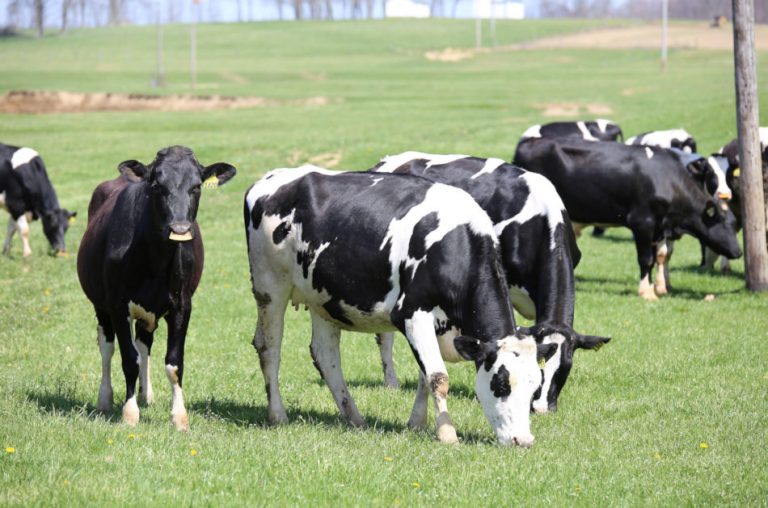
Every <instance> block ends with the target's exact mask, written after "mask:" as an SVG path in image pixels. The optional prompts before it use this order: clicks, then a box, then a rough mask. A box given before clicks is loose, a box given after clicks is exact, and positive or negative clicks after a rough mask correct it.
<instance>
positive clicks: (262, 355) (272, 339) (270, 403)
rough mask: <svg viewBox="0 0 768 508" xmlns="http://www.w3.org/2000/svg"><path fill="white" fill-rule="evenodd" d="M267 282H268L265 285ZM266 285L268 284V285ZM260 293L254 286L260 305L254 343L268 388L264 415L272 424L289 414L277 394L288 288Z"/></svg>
mask: <svg viewBox="0 0 768 508" xmlns="http://www.w3.org/2000/svg"><path fill="white" fill-rule="evenodd" d="M265 286H267V285H265ZM267 287H268V286H267ZM272 287H273V288H275V289H277V290H275V291H273V292H270V293H269V294H267V293H261V292H259V291H257V290H255V289H254V292H253V293H254V296H255V298H256V303H257V304H258V308H259V318H258V321H257V323H256V333H255V334H254V336H253V347H254V348H256V351H257V352H258V353H259V365H260V366H261V373H262V375H263V376H264V388H265V390H266V392H267V418H268V419H269V423H271V424H272V425H278V424H283V423H287V422H288V414H287V413H286V411H285V406H284V405H283V398H282V397H281V396H280V385H279V384H278V377H277V376H278V371H279V370H280V347H281V345H282V342H283V323H284V319H285V307H286V305H287V304H288V289H284V290H279V289H280V288H279V287H277V286H275V285H273V286H272Z"/></svg>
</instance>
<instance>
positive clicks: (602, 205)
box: [514, 139, 741, 300]
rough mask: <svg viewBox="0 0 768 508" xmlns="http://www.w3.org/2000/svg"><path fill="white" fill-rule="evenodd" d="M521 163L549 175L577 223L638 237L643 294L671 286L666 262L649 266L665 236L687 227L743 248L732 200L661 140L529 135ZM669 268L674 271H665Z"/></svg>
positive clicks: (728, 249) (721, 248)
mask: <svg viewBox="0 0 768 508" xmlns="http://www.w3.org/2000/svg"><path fill="white" fill-rule="evenodd" d="M514 162H515V164H518V165H521V166H523V167H525V168H528V169H529V170H531V171H536V172H538V173H541V174H543V175H544V176H546V177H547V178H549V179H550V180H551V181H552V183H553V184H554V185H555V188H557V191H558V193H559V194H560V197H561V198H562V199H563V202H564V203H565V207H566V209H567V210H568V213H569V215H570V216H571V220H572V221H573V222H574V223H592V224H595V223H596V224H607V225H620V226H625V227H628V228H629V229H630V230H631V231H632V234H633V236H634V239H635V246H636V249H637V261H638V264H639V265H640V284H639V287H638V293H639V294H640V296H641V297H643V298H646V299H649V300H655V299H656V298H657V296H656V295H657V294H665V293H666V292H667V284H668V276H667V277H665V273H664V272H665V271H666V269H661V268H660V269H659V270H658V271H657V274H656V281H655V289H656V292H654V286H652V285H651V283H650V277H651V270H652V268H653V265H654V264H655V262H656V261H657V257H658V258H659V259H658V261H662V262H664V261H665V259H664V258H665V257H666V253H664V252H663V249H659V250H657V247H658V246H659V245H660V244H661V243H662V242H663V241H664V239H665V238H675V237H677V236H679V235H681V234H682V233H688V234H691V235H693V236H695V237H696V238H699V239H700V240H701V241H703V242H704V243H705V244H706V245H707V246H709V247H711V248H712V249H714V250H715V251H716V252H718V253H720V254H722V255H725V256H727V257H729V258H736V257H738V256H740V255H741V249H740V248H739V243H738V241H737V239H736V235H735V234H734V231H733V225H734V222H735V217H734V216H733V214H732V213H731V212H730V211H729V210H728V207H727V205H726V206H724V207H723V206H722V205H723V203H722V202H721V201H718V200H717V199H716V198H714V197H712V196H711V195H710V194H708V193H707V192H706V191H705V190H704V189H703V188H702V187H701V185H699V184H697V183H696V180H695V179H694V177H693V176H692V175H691V172H690V170H689V169H687V168H686V167H685V166H684V165H683V162H682V161H681V159H680V157H679V156H678V155H677V154H675V153H673V152H670V151H669V150H665V149H663V148H658V147H639V146H627V145H621V144H618V143H616V144H614V143H585V142H583V141H576V140H551V139H530V140H527V141H522V142H520V144H518V146H517V151H516V153H515V159H514ZM667 275H668V274H667Z"/></svg>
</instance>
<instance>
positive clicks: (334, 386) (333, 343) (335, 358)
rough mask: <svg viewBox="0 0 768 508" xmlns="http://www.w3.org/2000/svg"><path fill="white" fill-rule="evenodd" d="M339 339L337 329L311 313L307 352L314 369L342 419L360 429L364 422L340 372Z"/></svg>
mask: <svg viewBox="0 0 768 508" xmlns="http://www.w3.org/2000/svg"><path fill="white" fill-rule="evenodd" d="M340 337H341V331H340V330H339V329H338V328H336V327H335V326H333V325H331V324H330V323H328V322H327V321H325V320H324V319H323V318H321V317H319V316H317V315H316V314H315V313H314V312H313V313H312V343H311V344H310V346H309V351H310V353H311V354H312V360H313V361H314V364H315V367H316V368H317V370H318V371H319V372H320V375H321V376H322V377H323V379H325V384H327V385H328V388H329V389H330V390H331V393H332V394H333V399H334V400H335V401H336V406H338V408H339V412H341V415H342V416H343V417H344V419H345V420H346V421H347V422H349V424H350V425H353V426H355V427H362V426H364V425H365V421H364V420H363V417H362V416H360V412H359V411H358V410H357V406H356V405H355V401H354V400H353V399H352V395H350V393H349V389H348V388H347V383H346V382H345V381H344V375H343V373H342V371H341V353H340V352H339V338H340Z"/></svg>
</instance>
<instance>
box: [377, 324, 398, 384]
mask: <svg viewBox="0 0 768 508" xmlns="http://www.w3.org/2000/svg"><path fill="white" fill-rule="evenodd" d="M394 342H395V334H394V332H384V333H377V334H376V344H378V345H379V353H380V354H381V367H382V369H383V370H384V386H386V387H387V388H399V387H400V383H399V382H398V381H397V374H395V360H394V358H393V357H392V346H393V345H394Z"/></svg>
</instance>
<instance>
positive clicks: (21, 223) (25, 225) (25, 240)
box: [16, 214, 32, 257]
mask: <svg viewBox="0 0 768 508" xmlns="http://www.w3.org/2000/svg"><path fill="white" fill-rule="evenodd" d="M16 231H18V232H19V234H20V235H21V255H22V256H24V257H27V256H29V255H30V254H32V247H30V245H29V222H28V219H27V214H22V215H20V216H19V218H18V219H16Z"/></svg>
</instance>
